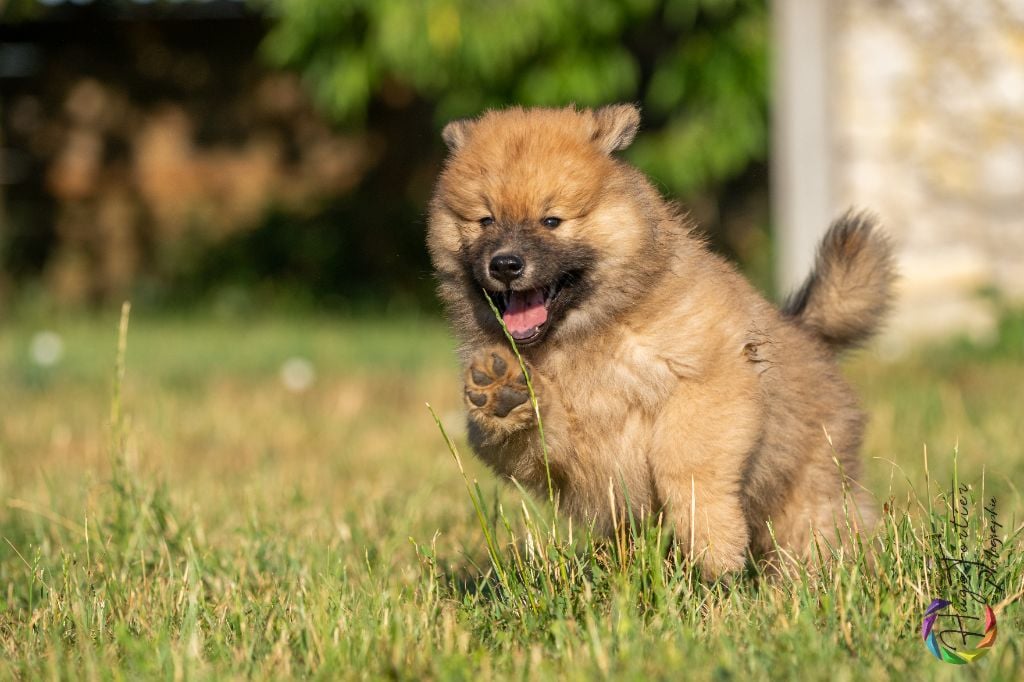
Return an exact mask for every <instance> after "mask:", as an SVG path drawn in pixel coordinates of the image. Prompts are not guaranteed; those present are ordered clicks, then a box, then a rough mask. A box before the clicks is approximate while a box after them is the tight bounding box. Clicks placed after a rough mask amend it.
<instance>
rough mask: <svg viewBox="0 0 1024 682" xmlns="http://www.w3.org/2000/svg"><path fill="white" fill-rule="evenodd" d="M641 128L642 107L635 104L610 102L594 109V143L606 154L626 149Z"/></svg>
mask: <svg viewBox="0 0 1024 682" xmlns="http://www.w3.org/2000/svg"><path fill="white" fill-rule="evenodd" d="M639 129H640V109H638V108H637V107H636V105H634V104H609V105H608V106H606V107H601V108H600V109H597V110H596V111H594V134H593V138H592V139H593V140H594V144H596V145H597V146H598V147H600V148H601V150H602V151H604V153H605V154H611V153H612V152H615V151H618V150H620V149H625V148H626V147H628V146H629V145H630V143H632V142H633V138H634V137H636V131H637V130H639Z"/></svg>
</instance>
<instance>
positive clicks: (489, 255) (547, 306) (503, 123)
mask: <svg viewBox="0 0 1024 682" xmlns="http://www.w3.org/2000/svg"><path fill="white" fill-rule="evenodd" d="M639 123H640V114H639V111H637V109H636V107H634V106H632V105H615V106H609V107H604V108H602V109H598V110H593V111H592V110H576V109H574V108H566V109H521V108H514V109H507V110H504V111H491V112H488V113H486V114H484V115H483V116H481V117H480V118H478V119H475V120H462V121H455V122H452V123H449V124H448V126H447V127H445V129H444V132H443V137H444V140H445V142H446V143H447V145H448V148H449V152H450V154H449V157H448V161H447V163H446V165H445V169H444V171H443V172H442V174H441V177H440V179H439V180H438V183H437V188H436V190H435V194H434V198H433V201H432V203H431V211H430V225H429V230H428V236H427V243H428V246H429V249H430V253H431V258H432V260H433V262H434V266H435V269H436V270H437V274H438V276H439V279H440V283H441V295H442V297H443V298H444V299H445V301H446V303H447V304H448V306H449V310H450V312H451V314H452V315H453V318H454V322H455V323H456V326H457V328H459V329H460V330H461V331H463V332H466V333H470V334H472V333H482V334H484V335H489V336H494V335H500V326H499V325H498V324H497V321H496V320H495V318H494V315H493V313H492V311H491V310H490V308H489V306H488V305H487V300H486V296H485V293H484V292H487V294H488V295H489V296H490V298H491V299H492V300H493V301H494V303H495V305H496V306H497V308H498V310H499V312H500V313H501V316H502V318H503V320H504V322H505V326H506V327H507V328H508V330H509V332H510V333H511V334H512V336H513V337H514V338H515V339H516V342H517V344H519V345H520V346H531V345H538V344H542V343H551V342H553V341H554V340H555V339H557V338H560V337H562V338H565V337H569V336H572V335H575V334H579V333H585V332H586V331H587V330H588V329H591V328H593V327H594V326H595V325H597V324H599V323H600V322H601V321H603V320H606V319H607V318H608V317H609V316H610V315H611V314H613V313H614V312H615V310H616V309H617V308H619V307H621V306H623V305H628V303H627V302H626V301H625V300H624V294H625V293H628V290H629V287H630V281H631V278H632V276H633V275H634V273H635V271H636V270H637V269H642V268H643V267H644V266H643V259H644V252H645V250H647V249H649V248H650V245H651V242H652V240H653V232H654V230H653V228H652V226H651V225H650V220H649V219H648V218H646V217H645V215H644V210H643V207H642V204H643V201H642V199H641V196H640V195H641V194H642V192H641V191H640V189H638V184H637V179H636V176H637V174H636V172H635V171H633V170H632V169H630V168H629V167H628V166H627V165H626V164H624V163H622V162H621V161H618V160H617V159H615V158H614V157H613V156H612V154H613V152H615V151H617V150H619V149H624V148H625V147H627V146H628V145H629V143H630V142H632V140H633V137H634V136H635V135H636V131H637V128H638V127H639Z"/></svg>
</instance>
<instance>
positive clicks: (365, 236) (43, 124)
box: [0, 0, 771, 311]
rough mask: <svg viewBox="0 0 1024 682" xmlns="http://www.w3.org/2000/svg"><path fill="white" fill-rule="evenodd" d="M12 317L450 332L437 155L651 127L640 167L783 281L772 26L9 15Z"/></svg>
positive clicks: (761, 16) (4, 254) (57, 11)
mask: <svg viewBox="0 0 1024 682" xmlns="http://www.w3.org/2000/svg"><path fill="white" fill-rule="evenodd" d="M0 31H2V32H0V41H2V48H0V117H2V133H0V135H2V139H0V147H2V156H0V162H2V175H0V181H2V183H3V184H2V188H3V189H2V191H3V198H2V203H0V206H2V221H3V222H2V225H3V227H2V232H0V301H4V302H6V304H7V305H10V304H11V303H12V302H15V301H17V300H18V299H19V298H22V297H24V296H25V295H26V294H31V295H33V296H35V295H39V296H43V297H45V299H46V300H47V301H50V302H52V303H53V304H56V305H58V306H61V307H83V306H84V307H95V306H103V305H109V304H111V303H117V302H119V301H121V300H122V299H124V298H129V297H130V298H132V299H133V301H134V302H135V303H136V306H143V307H145V308H147V309H149V308H153V307H157V308H159V307H166V306H171V307H180V306H183V305H185V306H195V305H203V304H206V303H210V302H212V303H214V304H217V305H220V306H221V307H229V308H230V307H232V306H237V307H241V308H245V307H247V306H248V307H251V306H258V305H263V304H265V303H267V302H268V301H276V302H282V301H284V302H286V303H287V305H289V306H293V305H295V304H297V303H299V302H301V303H303V304H306V305H311V306H316V307H320V308H324V309H327V310H335V311H346V310H353V309H363V308H370V309H375V310H380V309H382V307H384V308H386V307H387V306H398V307H400V308H403V309H404V308H409V307H414V308H418V309H424V308H425V309H430V310H434V309H436V304H435V303H434V299H433V292H432V283H431V278H430V272H429V264H428V261H427V259H426V253H425V249H424V246H423V232H424V211H425V204H426V201H427V199H428V198H429V194H430V191H431V186H432V183H433V181H434V178H435V176H436V173H437V171H438V167H439V163H440V161H441V159H442V152H443V150H442V145H441V142H440V137H439V130H440V128H441V127H442V126H443V124H444V123H445V122H446V121H447V120H449V119H452V118H455V117H463V116H472V115H476V114H478V113H480V112H481V111H482V110H483V109H485V108H487V107H496V106H503V105H507V104H511V103H522V104H528V105H565V104H567V103H573V102H574V103H576V104H579V105H582V106H591V105H600V104H604V103H609V102H617V101H634V102H639V103H640V104H641V105H642V106H643V109H644V134H643V135H642V136H641V137H640V138H639V140H638V141H637V143H636V145H635V146H634V148H633V149H631V150H629V152H628V157H629V158H630V160H632V161H634V162H635V163H637V164H638V165H640V166H641V167H642V168H643V169H644V170H645V171H647V172H648V173H649V174H650V175H651V176H652V177H653V178H654V179H655V181H656V182H657V183H658V184H659V185H660V186H661V187H662V189H663V190H664V191H665V192H666V193H670V194H672V195H674V196H678V197H680V198H682V199H684V200H685V201H686V202H687V204H688V206H690V208H691V210H692V211H693V212H694V214H695V215H696V216H697V217H698V218H699V219H700V220H701V222H702V223H703V224H704V225H706V226H707V228H708V230H709V232H710V233H711V234H712V235H713V236H714V238H715V241H716V244H717V245H718V246H719V247H721V248H722V249H724V250H726V251H727V252H729V253H730V254H731V255H734V256H737V257H739V258H740V259H741V260H743V261H744V262H745V263H747V264H748V265H750V267H751V268H752V269H754V270H756V271H757V273H758V274H759V275H760V276H761V279H762V281H764V282H767V278H768V276H769V268H770V259H771V251H770V244H769V242H768V232H767V227H768V219H767V210H768V199H767V188H768V174H767V172H766V161H767V155H768V147H769V145H768V109H767V106H768V103H767V100H768V98H767V88H768V12H767V9H766V6H765V3H764V2H763V1H761V0H740V1H733V0H727V1H723V0H664V1H662V0H585V1H584V0H570V1H567V2H556V3H552V2H548V1H547V0H518V1H517V2H476V1H468V0H427V1H422V2H421V1H414V2H404V1H402V2H378V1H376V0H342V1H338V0H269V1H268V2H258V3H252V2H250V3H243V2H232V1H228V0H211V1H189V0H182V1H177V2H160V1H142V2H139V1H136V2H133V1H130V0H122V1H118V0H92V1H90V0H76V1H75V2H61V1H59V0H42V1H40V0H14V1H13V2H8V3H7V5H6V7H5V9H4V24H3V26H2V29H0Z"/></svg>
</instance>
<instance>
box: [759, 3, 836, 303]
mask: <svg viewBox="0 0 1024 682" xmlns="http://www.w3.org/2000/svg"><path fill="white" fill-rule="evenodd" d="M830 2H831V0H773V2H772V54H773V64H772V71H773V73H772V78H773V85H772V90H773V91H772V153H771V159H772V220H773V222H774V229H775V243H776V277H775V281H776V283H777V284H778V287H779V293H780V294H782V295H786V294H788V293H789V292H791V291H792V290H793V289H795V288H796V287H797V286H799V285H800V283H801V282H802V281H803V279H804V278H805V277H806V276H807V273H808V272H809V271H810V269H811V265H812V263H813V262H814V250H815V247H816V245H817V242H818V239H819V238H820V237H821V235H822V234H824V232H825V230H826V228H827V227H828V223H829V221H830V220H831V219H832V218H833V217H834V216H833V207H832V182H831V177H830V164H829V156H830V155H829V150H830V137H829V132H830V131H829V117H828V103H829V92H828V77H829V73H828V72H829V63H828V62H829V49H828V44H827V41H828V34H829V21H828V15H829V5H830Z"/></svg>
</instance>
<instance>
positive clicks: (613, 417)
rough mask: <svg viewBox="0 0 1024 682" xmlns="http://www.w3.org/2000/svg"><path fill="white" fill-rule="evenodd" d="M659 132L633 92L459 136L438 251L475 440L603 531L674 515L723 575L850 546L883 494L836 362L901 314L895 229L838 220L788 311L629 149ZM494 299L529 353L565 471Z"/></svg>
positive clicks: (475, 125) (488, 116) (441, 195)
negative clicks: (643, 119)
mask: <svg viewBox="0 0 1024 682" xmlns="http://www.w3.org/2000/svg"><path fill="white" fill-rule="evenodd" d="M639 124H640V114H639V111H638V110H637V109H636V108H635V107H633V106H630V105H615V106H608V107H604V108H601V109H597V110H577V109H575V108H565V109H523V108H511V109H507V110H503V111H489V112H487V113H485V114H483V115H482V116H481V117H479V118H478V119H475V120H461V121H454V122H452V123H449V124H448V126H447V127H446V128H445V129H444V132H443V138H444V140H445V142H446V143H447V146H448V148H449V152H450V153H449V156H448V159H447V161H446V164H445V166H444V169H443V171H442V173H441V175H440V178H439V179H438V182H437V186H436V190H435V192H434V196H433V199H432V201H431V204H430V217H429V226H428V230H427V245H428V248H429V251H430V256H431V259H432V262H433V265H434V268H435V271H436V276H437V279H438V283H439V292H440V296H441V299H442V300H443V301H444V303H445V305H446V309H447V313H448V316H449V319H450V321H451V324H452V326H453V328H454V330H455V333H456V335H457V337H458V338H459V340H460V342H461V345H460V349H461V357H462V360H463V361H464V365H465V385H466V387H465V400H466V406H467V407H468V409H469V440H470V443H471V445H472V447H473V449H474V450H475V452H476V453H477V455H478V456H479V457H480V458H481V459H482V460H483V461H484V462H486V463H487V464H488V465H489V466H490V467H491V468H492V469H493V470H494V471H495V472H496V473H497V474H498V475H499V476H502V477H509V478H515V479H516V480H517V481H518V482H519V483H520V484H522V485H524V486H526V487H527V488H529V489H531V490H532V491H533V492H535V493H536V494H539V495H542V496H547V494H548V481H549V479H548V475H549V473H548V472H550V482H551V486H552V488H553V490H554V492H555V494H556V495H557V497H558V499H559V500H560V505H561V508H562V509H563V510H565V511H567V512H568V513H569V514H571V515H572V516H573V517H574V518H576V519H577V520H581V521H585V522H588V523H593V524H594V526H595V527H596V528H597V529H598V530H599V531H600V532H604V533H611V532H614V530H615V529H614V521H613V520H614V519H620V520H621V519H623V518H627V517H626V514H627V512H630V511H631V512H632V513H633V514H634V516H639V515H640V514H641V512H643V513H644V514H645V515H647V516H652V515H657V514H663V515H664V516H663V518H664V519H665V520H667V521H668V522H669V523H670V525H671V527H672V529H673V530H674V532H675V536H676V538H677V540H678V541H679V542H680V543H681V545H682V547H683V548H685V549H686V550H687V551H692V552H693V559H694V560H695V561H697V562H698V563H699V565H700V566H701V569H702V571H703V572H704V574H705V575H706V576H708V577H710V578H715V577H718V576H722V575H723V574H728V573H730V572H734V571H737V570H739V569H741V568H742V567H743V566H744V564H745V562H746V560H747V558H748V556H754V557H759V556H770V555H772V553H773V552H776V551H777V550H778V549H779V548H781V549H782V550H784V551H785V552H787V553H791V554H793V555H796V556H800V557H804V558H808V557H810V556H811V552H812V550H813V545H814V543H815V542H819V543H827V544H828V545H829V546H832V547H838V546H840V545H842V544H843V543H845V542H848V541H849V539H850V529H852V528H856V527H857V524H858V523H863V521H862V520H861V519H862V518H863V517H864V516H870V505H869V497H868V496H867V495H866V493H865V492H864V490H863V489H862V488H861V487H860V486H858V485H857V483H856V480H857V477H858V476H859V474H860V463H859V460H858V454H857V453H858V449H859V447H860V443H861V435H862V432H863V428H864V416H863V414H862V412H861V411H860V409H859V408H858V406H857V401H856V398H855V396H854V394H853V392H852V391H851V389H850V387H849V386H848V385H847V383H846V382H845V381H844V379H843V377H842V376H841V374H840V372H839V369H838V367H837V365H836V355H837V353H838V352H839V351H841V350H842V349H844V348H847V347H849V346H851V345H854V344H856V343H858V342H861V341H864V340H865V339H867V338H868V337H869V336H870V335H871V334H872V332H873V331H874V330H875V328H876V327H877V326H878V324H879V322H880V319H881V317H882V315H883V313H884V312H885V310H886V308H887V305H888V301H889V296H890V289H891V284H892V280H893V270H892V266H891V254H890V248H889V246H888V244H887V241H886V239H885V238H884V236H883V235H882V234H881V233H880V232H879V231H878V229H877V228H876V226H875V225H874V223H873V221H872V219H871V218H869V217H867V216H865V215H863V214H856V213H848V214H847V215H845V216H844V217H842V218H840V219H839V220H838V221H837V222H836V223H835V224H833V225H832V227H831V229H830V230H829V231H828V233H827V234H826V236H825V238H824V240H823V242H822V244H821V246H820V249H819V253H818V259H817V264H816V267H815V269H814V271H813V272H812V273H811V275H810V276H809V278H808V279H807V281H806V283H805V284H804V286H803V288H801V289H800V290H799V292H798V293H797V294H796V295H795V296H793V297H792V299H791V300H790V301H789V302H788V303H786V305H785V306H783V308H782V309H781V310H779V309H777V308H776V307H774V306H773V305H771V304H770V303H768V302H767V301H766V300H765V299H764V298H763V297H762V296H761V295H760V294H759V293H758V292H757V291H755V290H754V289H753V287H751V285H750V284H749V283H748V282H747V281H746V280H745V279H744V278H743V277H742V276H741V275H740V274H739V273H738V272H737V271H736V269H735V268H734V267H733V266H732V265H730V264H729V263H727V262H726V261H725V260H723V259H722V258H720V257H719V256H717V255H715V254H713V253H711V252H710V251H709V250H708V248H707V247H706V245H705V243H704V242H703V241H702V240H701V238H700V237H698V236H696V235H695V234H694V228H693V226H692V225H691V224H690V223H689V222H688V220H687V218H686V217H685V216H684V215H683V213H682V212H681V210H680V208H679V207H678V206H677V205H676V204H674V203H670V202H667V201H665V200H664V199H663V198H662V197H661V196H660V195H659V193H658V192H657V191H656V190H655V188H654V187H653V186H652V185H651V183H650V182H649V181H648V180H647V179H646V178H645V177H644V176H643V175H642V174H641V173H640V172H639V171H637V170H636V169H635V168H633V167H632V166H630V165H629V164H627V163H625V162H624V161H622V160H620V159H618V158H616V156H615V155H614V153H615V152H616V151H618V150H621V149H624V148H626V147H627V146H628V145H629V144H630V142H631V141H632V140H633V138H634V136H635V135H636V133H637V129H638V127H639ZM485 292H486V294H485ZM488 296H489V297H490V299H492V300H493V302H494V304H495V305H496V306H497V308H498V310H499V312H500V314H501V317H502V320H503V321H504V324H505V327H506V328H507V329H508V332H509V333H510V334H511V336H512V337H513V338H514V339H515V342H516V345H517V346H518V348H519V350H520V351H521V353H522V355H523V357H524V359H525V360H526V362H527V363H528V367H529V372H530V377H531V380H532V383H533V386H534V388H535V391H536V395H537V400H538V404H539V408H540V413H541V417H542V419H543V425H544V432H545V436H546V442H547V448H548V464H549V466H547V467H546V466H545V461H544V454H543V451H542V448H541V442H540V438H539V435H538V429H537V428H536V423H535V417H534V413H533V409H532V406H531V405H530V403H529V400H528V396H527V391H526V386H525V380H524V377H523V375H522V372H521V370H520V367H519V363H518V361H517V360H516V358H515V356H514V355H513V354H512V352H511V351H510V347H509V344H508V342H507V340H506V338H505V336H504V332H503V330H502V328H501V325H500V324H499V323H498V320H497V319H496V317H495V316H494V314H493V312H492V310H491V308H490V304H489V303H488ZM613 504H614V507H615V508H613ZM857 511H859V514H858V513H856V512H857ZM849 512H853V513H849ZM823 546H824V545H823Z"/></svg>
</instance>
